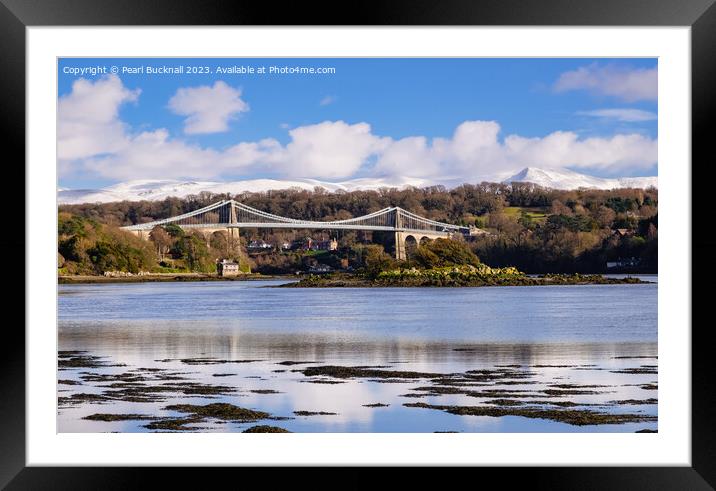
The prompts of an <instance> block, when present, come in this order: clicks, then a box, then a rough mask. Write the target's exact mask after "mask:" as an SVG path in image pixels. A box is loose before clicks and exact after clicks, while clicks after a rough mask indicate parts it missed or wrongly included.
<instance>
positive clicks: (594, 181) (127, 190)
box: [57, 167, 657, 205]
mask: <svg viewBox="0 0 716 491" xmlns="http://www.w3.org/2000/svg"><path fill="white" fill-rule="evenodd" d="M503 176H504V174H503ZM483 180H487V181H492V182H500V181H501V182H503V183H506V184H509V183H511V182H532V183H534V184H538V185H540V186H543V187H549V188H554V189H577V188H580V187H586V188H597V189H613V188H623V187H636V188H647V187H649V186H654V187H656V186H657V178H656V177H620V178H611V179H607V178H602V177H593V176H588V175H585V174H579V173H577V172H573V171H570V170H566V169H559V170H557V169H540V168H537V167H526V168H524V169H522V170H521V171H520V172H518V173H517V174H515V175H513V176H512V177H508V178H507V179H502V178H501V177H498V178H495V179H477V180H474V182H481V181H483ZM441 183H442V184H445V185H447V186H448V187H454V186H457V185H459V184H462V182H457V181H455V180H447V181H444V182H441ZM434 184H438V183H437V182H435V181H434V180H427V179H420V178H409V177H398V178H391V179H388V178H360V179H352V180H349V181H343V182H325V181H318V180H316V179H295V180H276V179H250V180H245V181H231V182H214V181H174V180H136V181H127V182H120V183H118V184H114V185H112V186H108V187H106V188H100V189H66V188H59V189H58V190H57V200H58V202H59V203H60V204H64V205H73V204H80V203H109V202H112V201H125V200H126V201H142V200H149V201H160V200H163V199H165V198H167V197H170V196H172V197H177V198H184V197H186V196H189V195H192V194H194V195H196V194H199V193H201V192H202V191H208V192H210V193H215V194H223V193H229V194H238V193H242V192H245V191H249V192H260V191H269V190H278V189H288V188H300V189H306V190H313V189H314V188H315V187H317V186H320V187H322V188H324V189H326V190H327V191H330V192H334V191H338V190H342V191H356V190H370V189H379V188H383V187H397V188H405V187H407V186H415V187H425V186H431V185H434Z"/></svg>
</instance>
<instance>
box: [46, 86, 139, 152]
mask: <svg viewBox="0 0 716 491" xmlns="http://www.w3.org/2000/svg"><path fill="white" fill-rule="evenodd" d="M140 92H141V91H140V90H139V89H137V90H129V89H127V88H126V87H124V85H123V84H122V81H121V80H120V79H119V77H117V76H116V75H109V76H107V77H104V78H101V79H98V80H97V81H95V82H91V81H89V80H86V79H84V78H80V79H77V80H76V81H75V82H74V83H73V84H72V92H70V93H69V94H67V95H64V96H62V97H60V98H59V101H58V104H57V158H58V159H59V160H60V161H63V160H73V159H81V158H86V157H90V156H92V155H97V154H101V153H108V152H117V151H119V150H121V149H122V148H124V147H125V146H126V145H128V143H129V140H128V137H127V135H126V132H127V130H128V127H127V125H125V124H124V123H123V122H122V121H120V119H119V107H120V106H121V105H122V104H124V103H127V102H133V101H136V100H137V98H138V97H139V94H140Z"/></svg>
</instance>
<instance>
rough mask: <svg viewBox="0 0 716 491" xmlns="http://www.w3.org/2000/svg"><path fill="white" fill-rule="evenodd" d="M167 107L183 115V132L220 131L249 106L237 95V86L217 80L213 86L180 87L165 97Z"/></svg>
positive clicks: (239, 91)
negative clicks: (167, 97)
mask: <svg viewBox="0 0 716 491" xmlns="http://www.w3.org/2000/svg"><path fill="white" fill-rule="evenodd" d="M169 109H171V110H172V111H173V112H174V113H176V114H179V115H182V116H187V118H186V119H185V120H184V133H186V134H202V133H220V132H223V131H227V130H228V129H229V121H230V120H231V119H234V118H236V117H237V116H238V114H239V113H242V112H246V111H248V110H249V105H248V104H247V103H246V102H245V101H243V100H242V99H241V90H239V89H235V88H233V87H230V86H229V85H227V84H226V83H225V82H223V81H221V80H218V81H216V82H215V83H214V86H213V87H209V86H208V85H202V86H200V87H184V88H181V89H178V90H177V91H176V93H175V94H174V96H172V98H171V99H169Z"/></svg>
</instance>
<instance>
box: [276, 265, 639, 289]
mask: <svg viewBox="0 0 716 491" xmlns="http://www.w3.org/2000/svg"><path fill="white" fill-rule="evenodd" d="M633 283H649V282H647V281H642V280H639V279H638V278H629V277H627V278H605V277H604V276H602V275H596V274H595V275H582V274H546V275H541V276H537V277H532V276H527V275H525V274H524V273H522V272H520V271H518V270H517V269H516V268H512V267H508V268H491V267H489V266H486V265H484V264H481V265H479V266H477V267H475V266H459V267H446V268H433V269H422V270H421V269H415V268H412V269H394V270H389V271H382V272H380V273H378V274H377V275H374V276H368V275H361V274H348V273H334V274H329V275H321V276H316V275H310V276H308V277H306V278H303V279H302V280H301V281H298V282H296V283H290V284H287V285H280V286H282V287H289V288H321V287H430V286H432V287H440V286H447V287H461V286H471V287H476V286H543V285H602V284H633Z"/></svg>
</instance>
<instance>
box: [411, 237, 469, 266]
mask: <svg viewBox="0 0 716 491" xmlns="http://www.w3.org/2000/svg"><path fill="white" fill-rule="evenodd" d="M415 260H416V262H418V264H420V265H421V266H422V267H424V268H442V267H446V266H464V265H472V266H477V265H479V264H480V259H479V258H478V257H477V256H476V255H475V253H474V252H472V250H471V249H470V248H469V247H468V245H467V244H466V243H465V242H464V241H458V240H452V239H435V240H433V241H430V242H427V243H425V244H422V245H420V246H418V248H417V250H416V251H415Z"/></svg>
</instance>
